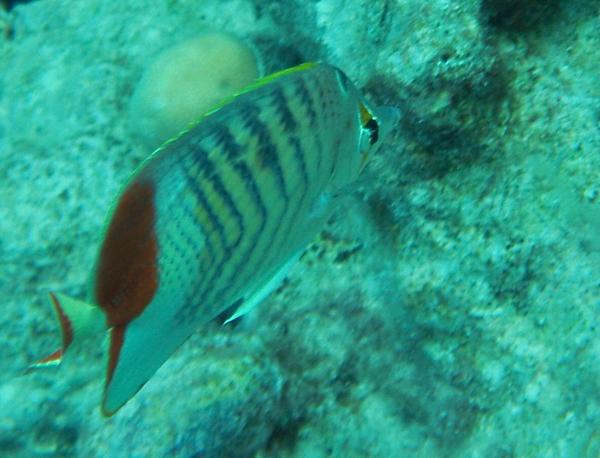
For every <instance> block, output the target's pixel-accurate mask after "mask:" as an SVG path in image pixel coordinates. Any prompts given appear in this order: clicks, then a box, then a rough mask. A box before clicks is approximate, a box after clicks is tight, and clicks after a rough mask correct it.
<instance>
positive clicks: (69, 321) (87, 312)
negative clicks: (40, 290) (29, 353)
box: [29, 293, 105, 370]
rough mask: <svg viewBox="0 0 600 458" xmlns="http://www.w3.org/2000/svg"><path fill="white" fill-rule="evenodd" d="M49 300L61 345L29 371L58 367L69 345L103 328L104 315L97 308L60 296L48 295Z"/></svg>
mask: <svg viewBox="0 0 600 458" xmlns="http://www.w3.org/2000/svg"><path fill="white" fill-rule="evenodd" d="M50 300H51V302H52V306H53V307H54V311H55V312H56V318H57V319H58V323H59V324H60V331H61V334H62V343H61V346H60V348H58V349H57V350H55V351H53V352H52V353H50V354H49V355H48V356H46V357H44V358H41V359H39V360H38V361H36V362H35V363H33V364H31V365H30V366H29V369H30V370H31V369H35V368H39V367H48V366H57V365H59V364H60V363H61V361H62V358H63V356H64V354H65V352H66V351H67V349H68V348H70V347H71V345H73V344H74V343H75V344H77V343H78V342H79V341H81V340H84V339H85V338H86V337H87V336H88V335H90V334H93V333H94V332H95V331H99V330H101V329H103V328H105V324H104V315H103V313H102V311H101V310H100V309H99V308H98V307H95V306H93V305H90V304H88V303H86V302H83V301H80V300H77V299H72V298H70V297H68V296H64V295H62V294H55V293H50Z"/></svg>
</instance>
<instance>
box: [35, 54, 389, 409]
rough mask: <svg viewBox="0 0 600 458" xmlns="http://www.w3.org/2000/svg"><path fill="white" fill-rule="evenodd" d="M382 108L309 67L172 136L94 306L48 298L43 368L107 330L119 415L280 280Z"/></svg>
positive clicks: (115, 240)
mask: <svg viewBox="0 0 600 458" xmlns="http://www.w3.org/2000/svg"><path fill="white" fill-rule="evenodd" d="M378 113H379V112H378V111H377V109H372V108H370V107H369V106H368V105H367V103H366V102H365V101H364V100H363V98H362V97H361V96H360V94H359V93H358V91H357V89H356V88H355V87H354V85H353V84H352V83H351V82H350V81H349V80H348V78H347V77H346V75H345V74H344V73H343V72H342V71H341V70H339V69H337V68H335V67H333V66H330V65H326V64H320V63H308V64H303V65H300V66H298V67H294V68H291V69H288V70H284V71H282V72H279V73H276V74H274V75H270V76H267V77H265V78H263V79H262V80H258V81H257V82H256V83H254V84H252V85H251V86H249V87H248V88H246V89H244V90H243V91H242V92H240V93H239V94H236V95H235V96H232V97H231V98H229V99H228V100H226V101H224V102H223V103H222V104H220V105H219V106H218V107H216V108H215V109H213V110H211V111H209V112H208V113H207V114H205V115H204V116H203V117H202V118H201V119H200V120H199V121H198V122H197V123H195V124H193V125H191V126H190V127H189V128H188V129H187V130H186V131H184V132H182V133H180V134H179V135H178V136H177V137H175V138H174V139H171V140H169V141H167V142H166V143H165V144H164V145H163V146H161V147H160V148H159V149H158V150H156V151H155V152H154V153H153V154H152V155H151V156H150V157H149V158H148V159H146V160H145V161H144V162H143V163H142V164H141V165H140V167H139V168H138V169H137V170H136V171H135V172H134V174H133V175H132V177H131V178H130V179H129V181H128V183H127V184H126V185H125V187H124V189H123V190H122V191H121V193H120V194H119V196H118V197H117V199H116V201H115V204H114V205H113V207H112V209H111V211H110V212H109V217H108V219H107V225H106V229H105V236H104V239H103V242H102V243H101V246H100V249H99V252H98V256H97V261H96V265H95V267H94V270H93V272H92V276H91V281H90V289H89V295H88V297H87V299H86V301H78V300H74V299H70V298H67V297H65V296H61V295H52V302H53V304H54V307H55V310H56V312H57V315H58V317H59V321H60V323H61V327H62V329H63V345H62V348H61V349H60V350H58V351H57V352H55V353H53V354H52V355H50V356H49V357H47V358H45V359H44V360H41V362H40V365H45V364H50V363H54V362H57V361H59V360H60V358H62V355H63V353H64V351H65V350H66V349H67V347H69V346H70V345H71V344H72V343H74V342H77V341H79V340H83V339H84V338H85V335H87V334H88V333H90V332H98V330H99V329H108V332H109V348H108V362H107V375H106V384H105V390H104V396H103V401H102V410H103V412H104V413H105V414H106V415H111V414H113V413H114V412H116V411H117V410H118V409H119V408H120V407H121V406H122V405H123V404H125V402H127V400H129V399H130V398H131V397H132V396H133V395H134V394H135V393H136V392H137V391H138V390H139V389H140V388H141V387H142V386H143V384H144V383H145V382H146V381H147V380H148V379H149V378H150V377H151V376H152V375H153V374H154V372H155V371H156V370H157V369H158V368H159V367H160V366H161V365H162V364H163V363H164V361H166V359H168V357H169V356H170V355H171V354H172V353H173V352H174V351H175V350H176V349H177V348H178V347H179V346H180V345H181V344H182V343H183V342H184V341H185V340H186V339H187V338H188V337H189V336H190V335H191V334H192V333H193V332H194V331H195V330H196V329H197V328H198V327H199V326H200V325H201V324H202V323H203V322H206V321H208V320H211V319H213V318H215V317H217V316H218V315H219V314H221V313H223V312H224V311H225V310H228V309H230V308H231V307H232V305H238V308H237V311H235V312H234V315H233V317H237V316H239V315H241V314H243V313H245V312H247V311H248V309H250V308H251V307H252V306H253V305H255V304H256V303H258V302H260V300H262V299H263V298H264V297H265V296H266V295H268V294H269V292H270V291H272V290H273V289H274V288H275V287H276V286H277V284H278V283H279V281H280V280H281V279H282V278H283V276H285V273H286V272H287V270H288V269H289V268H290V267H291V266H292V265H293V263H294V262H295V260H297V259H298V258H299V256H300V254H301V253H302V250H303V249H304V248H305V247H306V245H307V244H308V243H309V242H310V241H311V239H313V238H314V236H315V235H316V233H317V232H318V231H319V230H320V228H321V227H322V224H323V223H324V221H325V220H326V219H327V218H328V216H329V215H330V212H331V210H332V208H333V207H334V204H335V200H336V196H337V195H339V193H341V192H343V191H344V190H345V189H346V187H347V186H348V185H349V184H351V183H352V182H353V181H354V180H355V179H356V178H357V177H358V175H359V173H360V171H361V169H362V167H363V166H364V163H365V160H366V156H367V153H368V151H369V150H371V149H372V147H373V146H375V145H376V144H377V143H378V141H379V138H378V137H380V136H381V134H382V132H383V130H382V129H387V130H389V125H390V124H391V123H392V122H393V121H394V119H395V116H396V114H395V112H393V111H389V110H388V111H381V112H380V113H382V114H381V115H379V114H378ZM382 123H387V124H388V125H387V126H381V124H382ZM380 127H381V128H380ZM233 317H232V318H233Z"/></svg>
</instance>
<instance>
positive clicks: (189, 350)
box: [0, 0, 600, 458]
mask: <svg viewBox="0 0 600 458" xmlns="http://www.w3.org/2000/svg"><path fill="white" fill-rule="evenodd" d="M255 3H256V4H255ZM255 3H254V2H251V1H244V0H232V1H216V0H215V1H212V0H207V1H200V0H197V1H196V0H195V1H192V0H179V1H172V0H152V1H150V0H124V1H116V2H115V1H107V0H85V1H75V0H38V1H32V2H29V3H25V4H21V5H17V6H16V7H14V8H13V9H12V10H11V11H10V12H5V11H2V13H1V15H0V32H2V33H0V303H1V304H2V314H1V318H0V329H1V331H2V333H1V335H2V353H1V355H2V357H1V358H0V374H1V375H0V455H2V456H15V457H21V456H23V457H30V456H31V457H46V456H60V457H75V456H81V457H93V456H97V457H128V456H136V457H154V456H156V457H163V456H177V457H179V456H182V457H191V456H202V457H205V456H207V457H228V456H231V457H236V456H239V457H246V456H255V457H270V456H274V457H325V456H332V457H434V458H435V457H497V458H504V457H587V458H596V457H598V456H600V338H599V337H600V330H599V323H600V319H599V317H600V173H599V170H600V79H599V77H598V69H599V68H600V6H599V5H598V2H597V1H595V0H587V1H586V0H574V1H572V2H566V1H559V0H553V1H542V0H540V1H533V0H530V1H504V2H500V1H497V0H461V1H456V2H449V1H447V0H433V1H424V0H402V1H389V0H385V1H383V0H382V1H380V0H377V1H369V2H367V1H359V0H354V1H351V0H322V1H313V2H303V1H297V0H290V1H278V2H255ZM1 8H2V7H0V10H1ZM206 26H211V27H214V28H219V29H223V30H227V31H230V32H233V33H235V34H237V35H239V36H240V37H242V38H244V39H246V40H248V41H249V42H250V43H253V44H254V46H256V48H257V49H258V51H259V53H260V54H261V56H262V59H263V61H264V66H265V68H266V69H267V70H268V71H271V70H276V69H280V68H283V67H286V66H289V65H292V64H296V63H299V62H301V61H303V60H323V61H327V62H331V63H333V64H335V65H337V66H339V67H340V68H343V69H344V70H345V71H346V73H347V74H348V75H349V76H350V78H351V79H352V80H353V81H354V82H356V83H357V85H358V86H359V87H360V88H361V89H363V91H364V92H365V93H366V94H367V96H368V97H369V98H370V99H371V100H375V101H377V102H380V103H387V104H393V105H397V106H399V107H400V108H401V109H402V112H403V118H402V122H401V124H400V125H399V126H398V127H397V129H396V131H395V132H394V135H393V138H391V139H389V141H387V142H386V144H385V145H384V146H383V147H382V149H381V151H380V152H379V153H378V154H377V155H375V156H374V157H373V158H372V160H371V161H370V163H369V166H368V167H367V169H366V171H365V172H364V174H363V177H362V179H361V181H360V182H359V183H357V184H356V186H355V188H354V193H353V194H352V195H351V196H350V197H348V198H347V199H346V200H345V201H344V202H342V203H341V204H340V209H339V211H338V212H336V214H335V216H334V217H333V218H332V220H331V221H330V222H329V223H328V225H327V227H326V228H324V231H323V233H322V234H321V236H320V237H319V238H318V239H317V240H315V242H314V243H313V244H312V245H311V246H310V247H309V250H308V252H307V254H306V255H305V256H304V257H303V258H302V261H301V262H300V263H299V265H298V266H297V267H296V268H295V269H294V270H293V271H292V272H291V274H290V276H289V278H288V279H287V280H286V282H285V283H284V285H283V287H282V288H280V289H279V290H278V291H277V292H276V293H275V294H274V295H273V296H272V297H271V298H270V299H268V300H267V301H265V302H264V303H263V304H262V305H261V306H260V307H259V308H258V309H256V310H254V311H253V313H252V314H251V315H250V316H249V317H247V318H245V319H244V320H242V322H241V323H239V324H238V325H237V326H228V327H219V326H217V325H214V326H209V327H207V328H206V329H203V330H201V331H200V332H199V333H198V335H195V336H194V337H193V338H192V339H191V340H190V341H189V342H188V343H187V344H186V345H185V346H184V347H183V348H181V350H179V351H178V352H177V353H176V355H174V356H173V357H172V358H171V359H170V360H169V361H168V362H167V363H166V364H165V366H163V368H161V370H160V371H159V372H158V373H157V374H156V375H155V376H154V377H153V379H152V380H151V381H150V382H149V383H148V384H147V386H146V387H145V388H144V389H143V390H142V391H141V392H140V393H139V394H138V396H136V397H135V398H134V399H133V400H132V401H131V402H130V403H129V404H128V405H127V406H125V407H124V408H123V409H122V410H121V411H120V412H119V413H118V414H117V415H116V416H114V417H112V418H110V419H108V420H105V419H103V418H102V417H101V416H100V413H99V409H98V408H97V406H98V402H99V399H100V393H101V383H102V382H101V378H102V374H101V368H100V367H99V364H98V362H99V361H100V356H99V350H90V351H89V353H88V354H82V355H77V356H74V357H73V358H72V359H71V361H70V363H69V364H66V365H65V366H63V367H61V368H59V369H49V370H44V371H39V372H35V373H33V374H29V375H22V369H23V368H24V367H26V365H27V364H28V363H29V362H30V361H32V360H34V359H35V358H36V357H38V356H40V355H42V354H45V353H46V352H48V351H49V350H51V349H52V347H53V346H54V345H56V342H57V341H58V339H59V337H58V335H57V330H56V324H55V323H54V318H53V316H52V311H51V309H50V307H49V306H48V303H47V292H48V291H62V292H65V293H68V294H71V295H75V296H83V295H84V291H85V284H86V279H87V276H88V272H89V270H90V266H91V265H92V263H93V258H94V255H95V252H96V247H97V244H98V242H99V237H100V234H101V228H102V223H103V218H104V214H105V212H106V211H107V209H108V206H109V205H110V202H111V199H112V196H113V195H114V194H115V192H117V190H118V189H119V186H120V184H121V183H122V182H123V181H124V180H125V179H126V177H127V176H128V174H129V173H130V172H131V170H132V169H133V168H134V167H135V165H136V164H137V163H139V161H140V160H141V159H143V158H144V157H145V156H146V155H147V154H148V153H149V151H147V150H146V149H145V148H143V147H142V146H141V145H140V144H138V143H136V141H135V139H134V138H132V136H131V135H130V133H129V132H130V131H129V127H128V120H127V106H128V101H129V98H130V96H131V94H132V92H133V89H134V87H135V84H136V82H137V81H138V79H139V77H140V75H141V73H142V71H143V69H144V66H145V65H147V63H148V60H149V59H150V58H151V57H152V56H154V55H156V53H157V52H159V51H160V50H162V49H164V48H166V47H168V46H170V45H171V44H173V43H176V42H178V41H180V40H182V39H184V38H186V37H189V36H193V35H194V34H196V33H198V31H199V30H201V29H202V28H203V27H206Z"/></svg>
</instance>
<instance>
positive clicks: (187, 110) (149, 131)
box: [129, 32, 259, 148]
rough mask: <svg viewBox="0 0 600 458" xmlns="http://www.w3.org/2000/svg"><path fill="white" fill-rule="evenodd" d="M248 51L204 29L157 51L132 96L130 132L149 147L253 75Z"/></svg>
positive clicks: (253, 59) (255, 74)
mask: <svg viewBox="0 0 600 458" xmlns="http://www.w3.org/2000/svg"><path fill="white" fill-rule="evenodd" d="M258 73H259V72H258V63H257V60H256V56H255V54H254V52H253V51H252V49H250V48H249V47H248V46H247V45H246V44H245V43H244V42H242V41H241V40H240V39H238V38H236V37H234V36H233V35H230V34H228V33H223V32H206V33H204V34H202V35H200V36H198V37H196V38H193V39H189V40H186V41H184V42H182V43H179V44H177V45H175V46H173V47H172V48H169V49H167V50H166V51H164V52H162V53H161V54H159V55H158V56H157V57H156V59H155V60H154V61H153V62H152V63H151V64H150V65H149V67H148V68H147V69H146V71H145V73H144V75H143V77H142V79H141V80H140V82H139V84H138V86H137V88H136V89H135V91H134V93H133V96H132V98H131V103H130V109H129V116H130V124H131V127H132V130H133V132H134V134H136V135H137V136H138V137H139V139H140V140H141V141H142V142H144V143H145V144H146V145H147V146H149V147H152V148H154V147H157V146H159V145H160V144H161V143H162V142H164V141H166V140H168V139H169V138H171V137H173V136H174V135H176V134H177V133H178V132H180V131H181V130H183V129H184V128H186V127H187V126H188V125H189V123H190V122H193V121H195V120H196V119H198V118H199V117H200V116H201V115H202V114H203V113H205V112H206V111H207V110H209V109H210V108H211V107H212V106H214V105H215V104H216V103H218V102H219V101H220V100H221V99H223V98H224V97H227V96H229V95H231V94H233V93H234V92H236V91H237V90H239V89H241V88H242V87H244V86H246V85H247V84H249V83H251V82H253V81H254V80H255V79H256V78H257V77H258Z"/></svg>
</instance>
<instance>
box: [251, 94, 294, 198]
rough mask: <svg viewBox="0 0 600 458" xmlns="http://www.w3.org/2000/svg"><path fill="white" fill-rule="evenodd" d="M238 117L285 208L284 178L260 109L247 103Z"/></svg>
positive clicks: (285, 190) (277, 153)
mask: <svg viewBox="0 0 600 458" xmlns="http://www.w3.org/2000/svg"><path fill="white" fill-rule="evenodd" d="M240 115H241V120H242V123H243V124H244V127H245V128H246V129H248V130H249V131H250V133H251V134H252V135H254V136H255V137H256V138H257V142H258V147H257V151H256V157H257V160H258V162H259V166H260V167H267V168H269V169H271V171H272V172H273V175H274V177H275V181H276V183H277V186H278V187H279V190H280V192H281V193H282V196H283V200H284V205H285V207H286V208H287V205H288V202H289V196H288V193H287V189H286V185H285V177H284V175H283V170H282V168H281V163H280V162H279V152H278V151H277V147H276V146H275V144H274V143H273V140H272V138H271V134H270V132H269V128H268V127H267V126H266V125H265V123H264V122H262V121H261V119H260V117H259V116H260V109H259V108H258V107H257V106H256V105H254V104H250V103H247V104H246V105H245V106H244V107H242V108H241V109H240Z"/></svg>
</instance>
